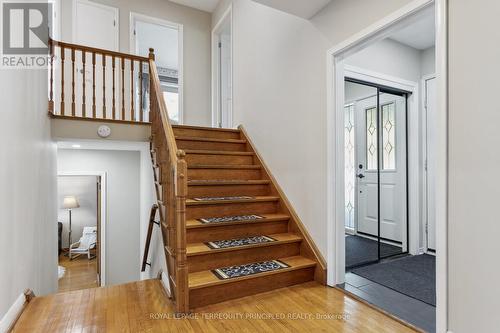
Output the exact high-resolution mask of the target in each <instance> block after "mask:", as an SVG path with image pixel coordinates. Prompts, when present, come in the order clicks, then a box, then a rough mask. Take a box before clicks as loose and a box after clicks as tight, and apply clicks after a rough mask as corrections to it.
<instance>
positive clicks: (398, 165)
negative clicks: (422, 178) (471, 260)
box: [355, 93, 406, 243]
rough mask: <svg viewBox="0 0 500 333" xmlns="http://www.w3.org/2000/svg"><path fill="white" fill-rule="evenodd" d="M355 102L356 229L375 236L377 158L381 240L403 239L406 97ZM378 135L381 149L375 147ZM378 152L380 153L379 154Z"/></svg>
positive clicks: (383, 97)
mask: <svg viewBox="0 0 500 333" xmlns="http://www.w3.org/2000/svg"><path fill="white" fill-rule="evenodd" d="M379 103H380V111H379V117H380V119H379V122H380V124H381V129H380V131H381V132H382V133H381V134H380V131H379V126H378V124H377V119H378V118H377V112H378V111H377V97H376V96H373V97H370V98H365V99H363V100H361V101H357V102H356V103H355V106H356V113H357V117H356V120H357V121H356V132H357V135H356V137H357V142H358V144H357V159H358V162H357V163H356V164H357V175H358V181H357V182H358V227H357V231H358V232H362V233H365V234H368V235H372V236H378V214H379V211H378V200H379V197H378V196H379V191H378V186H379V184H378V173H377V168H378V158H381V159H382V160H381V163H380V168H381V169H380V237H381V238H384V239H387V240H392V241H396V242H402V243H404V241H405V240H406V98H405V97H403V96H398V95H392V94H387V93H382V94H380V96H379ZM377 136H380V139H381V140H380V147H378V145H377ZM379 149H381V151H380V152H379Z"/></svg>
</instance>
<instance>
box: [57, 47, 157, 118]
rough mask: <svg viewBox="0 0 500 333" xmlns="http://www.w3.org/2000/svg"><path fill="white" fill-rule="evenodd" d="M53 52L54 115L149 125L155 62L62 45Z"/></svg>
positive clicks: (105, 51)
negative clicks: (150, 64) (150, 68)
mask: <svg viewBox="0 0 500 333" xmlns="http://www.w3.org/2000/svg"><path fill="white" fill-rule="evenodd" d="M49 48H50V62H49V65H50V66H49V96H48V97H49V105H48V110H49V114H50V115H51V116H54V117H57V118H63V119H80V120H105V121H110V122H123V123H149V121H150V119H149V118H148V105H147V104H146V103H145V102H147V101H146V99H147V98H146V95H147V87H146V84H145V83H147V77H146V75H145V74H147V73H148V69H147V67H148V66H147V65H148V62H149V58H147V57H141V56H136V55H132V54H126V53H120V52H115V51H110V50H104V49H98V48H94V47H88V46H83V45H77V44H70V43H65V42H60V41H56V40H50V41H49Z"/></svg>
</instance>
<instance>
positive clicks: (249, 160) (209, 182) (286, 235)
mask: <svg viewBox="0 0 500 333" xmlns="http://www.w3.org/2000/svg"><path fill="white" fill-rule="evenodd" d="M172 127H173V131H174V135H175V137H176V143H177V148H178V149H182V150H184V151H185V152H186V161H187V164H188V175H187V176H188V199H187V200H186V220H187V221H186V235H187V236H186V237H187V243H188V245H187V249H186V250H187V264H188V271H189V277H188V280H189V304H190V308H192V309H194V308H196V307H200V306H204V305H208V304H213V303H218V302H222V301H225V300H228V299H233V298H239V297H243V296H247V295H251V294H256V293H259V292H264V291H269V290H272V289H276V288H281V287H286V286H290V285H293V284H298V283H303V282H307V281H311V280H314V279H315V280H317V281H318V282H321V283H325V279H326V270H325V268H324V261H322V258H321V260H318V254H317V253H318V252H317V249H316V248H315V246H314V244H311V241H310V239H309V238H308V236H307V233H306V232H305V231H304V229H303V227H301V224H300V221H297V219H298V218H297V217H296V216H295V214H294V213H293V212H292V211H291V210H290V209H288V208H287V204H288V202H285V198H284V197H283V195H282V194H281V192H280V190H279V189H278V188H277V185H276V184H275V183H274V181H273V178H272V176H271V175H270V174H269V173H268V172H267V169H266V167H265V165H264V164H263V163H262V160H261V159H260V158H259V156H258V154H257V153H256V152H255V150H254V148H253V146H252V144H251V142H249V140H248V138H247V136H246V134H245V133H244V131H241V130H230V129H215V128H205V127H194V126H172ZM320 261H321V264H320V263H319V262H320Z"/></svg>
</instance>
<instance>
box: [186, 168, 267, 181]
mask: <svg viewBox="0 0 500 333" xmlns="http://www.w3.org/2000/svg"><path fill="white" fill-rule="evenodd" d="M260 178H261V172H260V169H257V170H256V169H188V179H189V180H207V179H208V180H210V179H211V180H222V179H224V180H251V179H260Z"/></svg>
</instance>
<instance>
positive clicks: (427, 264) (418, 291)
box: [351, 254, 436, 306]
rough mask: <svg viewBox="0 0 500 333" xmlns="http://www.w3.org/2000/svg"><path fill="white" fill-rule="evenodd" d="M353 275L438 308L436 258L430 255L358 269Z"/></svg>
mask: <svg viewBox="0 0 500 333" xmlns="http://www.w3.org/2000/svg"><path fill="white" fill-rule="evenodd" d="M351 272H352V273H354V274H356V275H359V276H362V277H364V278H366V279H368V280H371V281H373V282H376V283H378V284H381V285H383V286H386V287H387V288H391V289H393V290H395V291H397V292H400V293H402V294H405V295H407V296H410V297H413V298H416V299H418V300H420V301H422V302H425V303H427V304H430V305H433V306H436V258H435V257H434V256H431V255H428V254H422V255H418V256H408V257H405V258H400V259H394V260H391V261H388V262H384V263H380V264H374V265H369V266H365V267H361V268H356V269H353V270H352V271H351Z"/></svg>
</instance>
